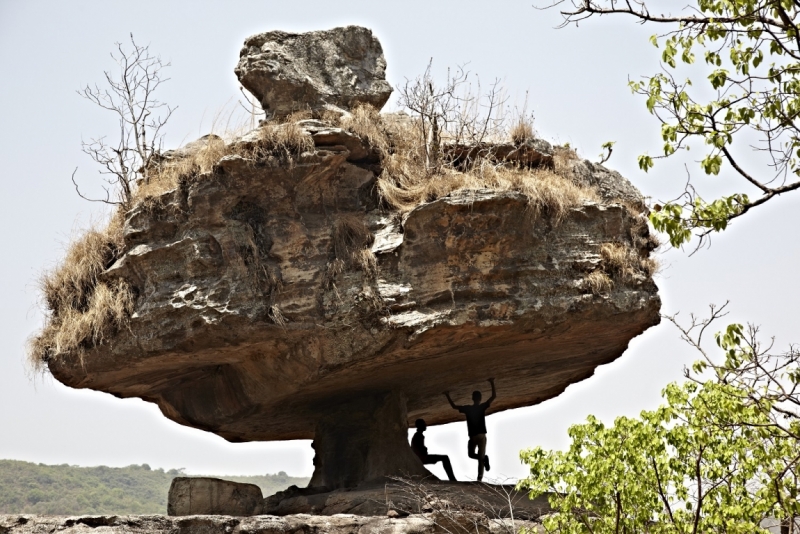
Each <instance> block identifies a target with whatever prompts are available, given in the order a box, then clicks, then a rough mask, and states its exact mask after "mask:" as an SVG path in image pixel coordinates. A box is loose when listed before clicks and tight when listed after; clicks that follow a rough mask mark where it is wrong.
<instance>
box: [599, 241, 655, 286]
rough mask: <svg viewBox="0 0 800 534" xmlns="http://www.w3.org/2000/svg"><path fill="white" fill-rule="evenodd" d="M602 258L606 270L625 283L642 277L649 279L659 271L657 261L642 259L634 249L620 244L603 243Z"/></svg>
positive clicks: (601, 248)
mask: <svg viewBox="0 0 800 534" xmlns="http://www.w3.org/2000/svg"><path fill="white" fill-rule="evenodd" d="M600 256H601V257H602V258H603V266H604V268H605V270H606V271H608V272H610V273H611V274H612V275H613V276H614V278H616V279H618V280H621V281H623V282H629V281H632V280H635V279H636V278H637V277H638V276H640V275H644V276H646V277H648V278H649V277H651V276H653V274H655V273H656V271H657V270H658V262H657V261H656V260H655V259H653V258H649V257H642V256H640V255H639V253H638V252H637V251H636V250H634V249H633V248H632V247H629V246H627V245H623V244H620V243H603V244H602V245H600Z"/></svg>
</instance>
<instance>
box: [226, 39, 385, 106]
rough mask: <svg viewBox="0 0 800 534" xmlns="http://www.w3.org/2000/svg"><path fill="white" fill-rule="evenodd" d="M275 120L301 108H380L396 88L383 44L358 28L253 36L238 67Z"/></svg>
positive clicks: (247, 83) (244, 83)
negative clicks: (389, 79) (389, 75)
mask: <svg viewBox="0 0 800 534" xmlns="http://www.w3.org/2000/svg"><path fill="white" fill-rule="evenodd" d="M235 73H236V76H238V78H239V81H240V82H241V83H242V85H243V86H244V87H245V88H246V89H247V90H248V91H250V92H251V93H253V95H254V96H255V97H256V99H258V101H259V102H260V103H261V106H262V107H263V109H264V111H266V112H267V114H268V115H271V116H277V117H280V116H285V115H288V114H289V113H292V112H294V111H299V110H305V109H311V110H312V111H324V110H326V109H330V110H344V111H347V110H349V109H352V108H353V107H355V106H356V105H358V104H369V105H371V106H373V107H374V108H376V109H381V108H382V107H383V105H384V104H386V101H387V100H388V99H389V95H391V93H392V86H391V85H389V83H388V82H387V81H386V60H385V59H384V57H383V49H382V48H381V44H380V42H378V39H376V38H375V37H374V36H373V35H372V32H371V31H370V30H368V29H367V28H362V27H359V26H347V27H343V28H334V29H332V30H327V31H315V32H308V33H287V32H283V31H272V32H266V33H260V34H258V35H253V36H252V37H248V38H247V39H246V40H245V42H244V47H243V48H242V51H241V53H240V59H239V64H238V65H237V66H236V69H235Z"/></svg>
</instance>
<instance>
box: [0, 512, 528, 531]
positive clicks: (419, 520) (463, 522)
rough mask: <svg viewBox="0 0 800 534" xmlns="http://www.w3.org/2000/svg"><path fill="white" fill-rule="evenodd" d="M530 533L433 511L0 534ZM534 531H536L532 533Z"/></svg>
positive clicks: (196, 519)
mask: <svg viewBox="0 0 800 534" xmlns="http://www.w3.org/2000/svg"><path fill="white" fill-rule="evenodd" d="M522 527H526V528H528V529H531V530H532V529H534V528H536V527H537V524H536V523H533V522H530V521H520V520H511V519H491V518H489V517H486V516H483V515H481V514H457V515H453V516H442V515H437V514H434V513H429V514H421V515H410V516H408V517H402V518H390V517H361V516H355V515H337V516H332V517H321V516H310V515H293V516H285V517H275V516H256V517H232V516H208V515H194V516H187V517H168V516H163V515H129V516H115V515H101V516H76V517H64V516H36V515H0V534H39V533H42V532H59V533H60V534H78V533H88V532H95V533H97V534H100V533H102V534H123V533H125V534H145V533H146V534H284V533H285V534H305V533H314V532H317V533H326V534H352V533H354V532H357V533H358V534H373V533H374V534H378V533H387V532H391V533H393V534H405V533H408V534H411V533H414V534H428V533H430V534H433V533H440V532H442V533H443V532H449V533H450V534H456V533H459V532H464V533H466V532H471V533H480V534H482V533H486V534H501V533H508V534H515V533H516V532H519V530H520V528H522ZM534 532H535V530H534Z"/></svg>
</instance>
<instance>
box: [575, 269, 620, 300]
mask: <svg viewBox="0 0 800 534" xmlns="http://www.w3.org/2000/svg"><path fill="white" fill-rule="evenodd" d="M583 280H584V284H585V286H586V288H587V289H589V290H590V291H591V292H592V293H594V294H595V295H598V296H603V295H607V294H608V293H609V292H610V291H611V290H612V289H614V282H613V281H612V280H611V278H609V276H608V275H607V274H606V273H604V272H603V271H600V270H597V271H592V272H591V273H589V274H588V275H587V276H586V278H584V279H583Z"/></svg>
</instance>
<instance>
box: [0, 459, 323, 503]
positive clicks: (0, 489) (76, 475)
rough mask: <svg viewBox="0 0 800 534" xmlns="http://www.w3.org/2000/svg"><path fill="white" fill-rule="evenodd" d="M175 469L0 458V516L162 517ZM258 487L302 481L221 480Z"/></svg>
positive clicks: (282, 476) (266, 489) (272, 488)
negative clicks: (154, 515) (95, 465)
mask: <svg viewBox="0 0 800 534" xmlns="http://www.w3.org/2000/svg"><path fill="white" fill-rule="evenodd" d="M181 475H183V470H181V469H170V470H169V471H164V470H163V469H151V468H150V466H149V465H147V464H142V465H130V466H128V467H106V466H99V467H76V466H70V465H66V464H64V465H44V464H35V463H30V462H20V461H16V460H0V514H50V515H81V514H165V513H166V512H167V492H168V490H169V485H170V483H171V482H172V479H173V478H175V477H176V476H181ZM224 478H225V479H226V480H233V481H236V482H247V483H250V484H256V485H257V486H259V487H261V491H262V492H263V493H264V496H265V497H266V496H268V495H272V494H273V493H275V492H277V491H280V490H282V489H285V488H287V487H289V486H291V485H297V486H305V485H306V484H307V483H308V478H302V477H290V476H288V475H287V474H286V473H284V472H283V471H281V472H280V473H278V474H276V475H262V476H240V477H228V476H226V477H224Z"/></svg>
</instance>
